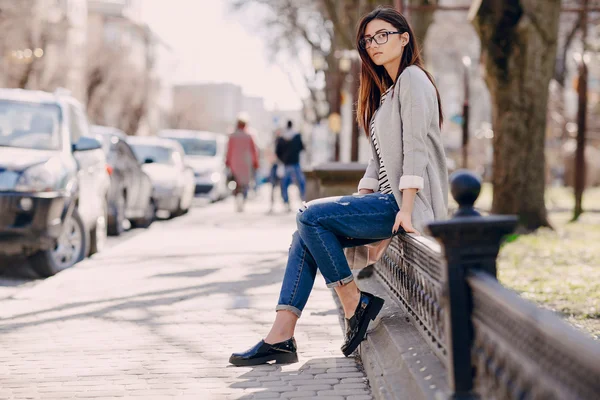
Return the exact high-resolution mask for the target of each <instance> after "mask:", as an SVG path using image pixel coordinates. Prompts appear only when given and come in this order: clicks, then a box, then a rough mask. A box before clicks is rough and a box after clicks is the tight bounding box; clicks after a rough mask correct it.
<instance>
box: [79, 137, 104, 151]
mask: <svg viewBox="0 0 600 400" xmlns="http://www.w3.org/2000/svg"><path fill="white" fill-rule="evenodd" d="M101 148H102V143H100V141H98V140H97V139H94V138H90V137H86V136H82V137H80V138H79V140H78V141H77V143H73V146H72V150H73V151H74V152H75V151H89V150H98V149H101Z"/></svg>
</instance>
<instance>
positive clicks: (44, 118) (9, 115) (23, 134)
mask: <svg viewBox="0 0 600 400" xmlns="http://www.w3.org/2000/svg"><path fill="white" fill-rule="evenodd" d="M60 120H61V111H60V107H59V106H58V105H55V104H39V103H27V102H22V101H12V100H0V146H8V147H22V148H26V149H37V150H58V149H60V144H61V143H60Z"/></svg>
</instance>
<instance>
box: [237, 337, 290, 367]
mask: <svg viewBox="0 0 600 400" xmlns="http://www.w3.org/2000/svg"><path fill="white" fill-rule="evenodd" d="M269 361H275V363H276V364H290V363H295V362H298V353H296V340H295V339H294V338H291V339H288V340H286V341H285V342H281V343H275V344H268V343H265V341H264V340H261V341H260V342H258V343H257V344H256V345H255V346H254V347H252V348H251V349H249V350H247V351H245V352H243V353H233V354H232V355H231V357H229V362H230V363H231V364H233V365H235V366H236V367H242V366H249V365H260V364H266V363H268V362H269Z"/></svg>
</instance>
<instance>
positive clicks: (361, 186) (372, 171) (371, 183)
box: [358, 157, 379, 194]
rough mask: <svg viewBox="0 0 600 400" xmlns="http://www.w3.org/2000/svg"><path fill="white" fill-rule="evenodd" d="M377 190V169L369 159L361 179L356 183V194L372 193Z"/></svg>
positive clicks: (375, 164)
mask: <svg viewBox="0 0 600 400" xmlns="http://www.w3.org/2000/svg"><path fill="white" fill-rule="evenodd" d="M377 189H379V169H378V167H377V163H376V162H375V160H373V157H371V159H370V160H369V165H367V170H366V171H365V174H364V175H363V178H362V179H361V180H360V182H358V192H359V193H360V194H365V193H373V192H375V191H376V190H377Z"/></svg>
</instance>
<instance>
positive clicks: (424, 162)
mask: <svg viewBox="0 0 600 400" xmlns="http://www.w3.org/2000/svg"><path fill="white" fill-rule="evenodd" d="M375 134H376V135H377V140H378V142H379V148H380V151H381V158H382V161H383V165H385V169H386V171H387V174H388V179H389V182H390V185H391V186H392V191H393V192H394V197H395V198H396V202H397V203H398V206H399V207H402V190H403V189H408V188H416V189H418V192H417V197H416V198H415V205H414V209H413V213H412V222H413V226H414V227H415V228H416V229H418V230H422V229H423V227H424V225H425V224H426V223H427V222H430V221H432V220H434V219H435V220H438V219H445V218H446V217H447V215H448V170H447V167H446V155H445V154H444V147H443V144H442V138H441V133H440V126H439V113H438V101H437V95H436V91H435V87H434V86H433V84H432V83H431V81H430V80H429V78H428V77H427V75H426V74H425V72H423V70H421V69H420V68H419V67H417V66H410V67H408V68H406V69H405V70H404V71H403V72H402V74H401V75H400V77H399V78H398V80H397V82H396V84H395V87H394V88H393V89H392V91H391V92H390V94H388V96H387V98H386V99H385V101H384V102H383V104H381V106H380V107H379V109H378V110H377V113H376V114H375ZM371 150H372V152H373V156H372V157H371V159H370V160H369V165H368V167H367V170H366V172H365V175H364V177H363V178H362V179H361V180H360V183H359V185H358V188H359V189H372V190H374V191H377V190H378V187H379V181H378V173H379V164H378V163H377V161H376V160H377V153H376V152H375V148H374V147H373V143H371Z"/></svg>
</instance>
